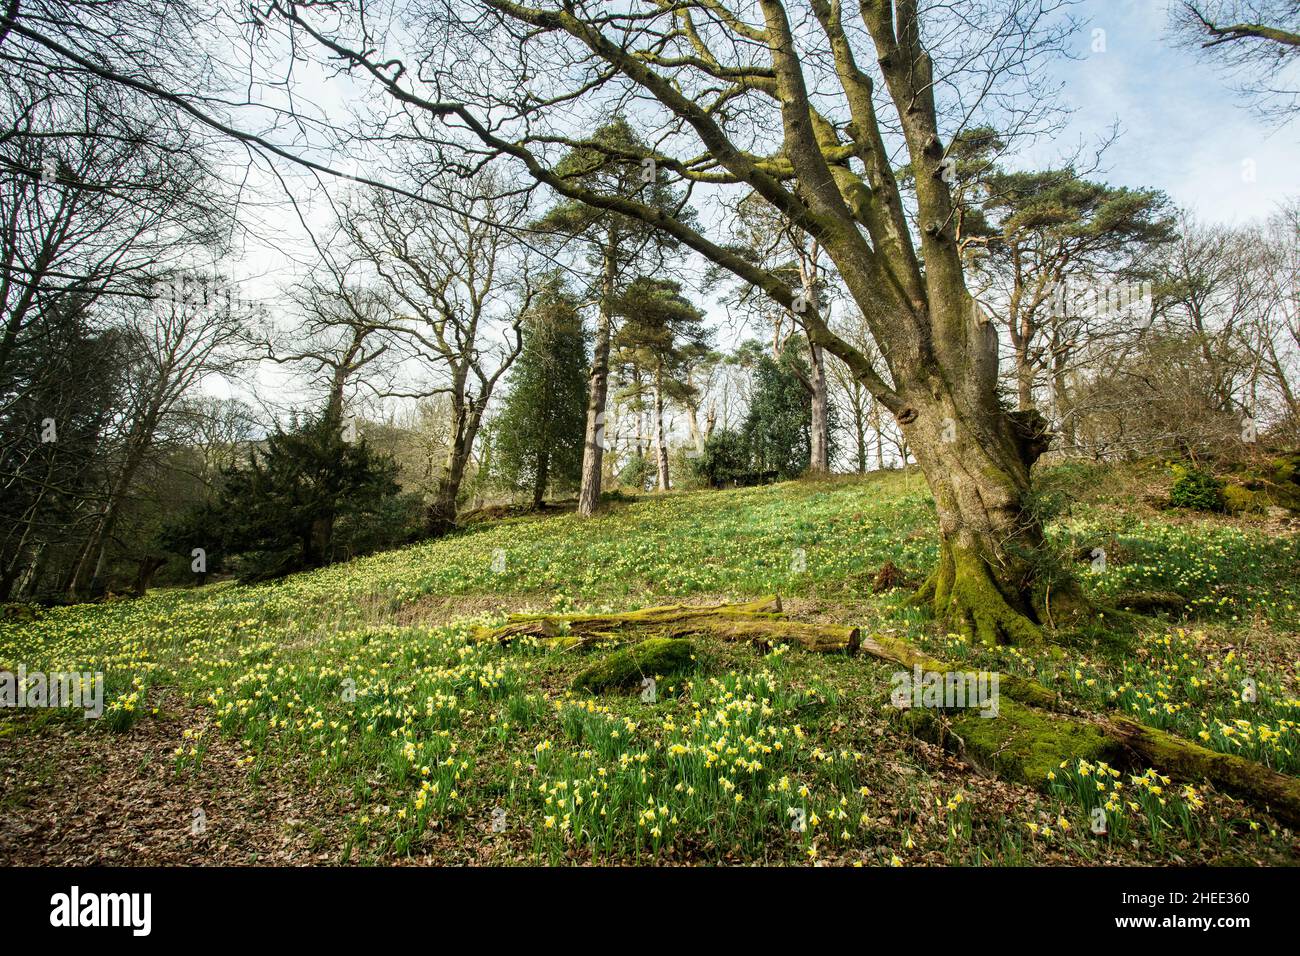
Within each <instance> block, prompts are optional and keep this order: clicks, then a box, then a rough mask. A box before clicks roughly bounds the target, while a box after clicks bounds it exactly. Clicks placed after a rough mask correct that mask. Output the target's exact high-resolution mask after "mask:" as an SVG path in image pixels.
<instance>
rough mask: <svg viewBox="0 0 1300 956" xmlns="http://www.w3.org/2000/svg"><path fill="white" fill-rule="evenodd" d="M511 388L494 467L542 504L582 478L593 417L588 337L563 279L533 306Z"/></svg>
mask: <svg viewBox="0 0 1300 956" xmlns="http://www.w3.org/2000/svg"><path fill="white" fill-rule="evenodd" d="M509 385H510V391H509V393H508V394H507V395H506V400H505V405H504V407H503V408H502V410H501V414H500V415H499V416H498V417H497V419H496V422H495V436H496V444H495V449H494V450H495V462H494V464H495V467H496V469H497V470H498V473H499V474H500V476H501V478H502V481H503V482H504V483H505V484H506V485H508V486H509V487H511V488H515V489H519V490H523V489H528V490H530V491H531V492H532V500H533V507H534V508H540V507H541V506H542V502H543V500H544V498H545V495H546V490H547V488H548V487H550V486H553V485H576V484H577V483H578V482H579V480H580V479H581V476H582V463H583V435H584V433H585V429H586V426H587V421H588V418H587V408H588V405H587V387H588V380H587V345H586V336H585V334H584V332H583V328H582V318H581V316H580V315H579V314H578V307H577V303H576V302H575V301H574V299H573V297H572V296H571V295H569V294H568V293H567V292H566V291H565V290H564V288H563V286H562V285H560V283H559V282H558V280H554V281H553V282H552V283H551V284H550V285H549V286H548V287H547V288H545V289H544V290H543V291H542V292H541V293H540V294H539V295H538V296H537V298H536V299H535V300H534V304H533V307H532V308H531V309H530V310H529V313H528V317H527V320H526V321H525V324H524V348H523V351H522V352H521V353H520V355H519V359H518V360H517V361H516V362H515V364H514V366H513V368H511V370H510V378H509Z"/></svg>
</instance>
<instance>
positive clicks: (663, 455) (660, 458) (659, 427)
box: [654, 367, 668, 491]
mask: <svg viewBox="0 0 1300 956" xmlns="http://www.w3.org/2000/svg"><path fill="white" fill-rule="evenodd" d="M663 383H664V370H663V368H662V367H660V368H656V369H655V402H654V429H655V465H656V467H657V469H658V473H659V490H660V491H667V490H668V443H667V442H666V441H665V440H664V388H663Z"/></svg>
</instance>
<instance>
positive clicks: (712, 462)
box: [692, 428, 752, 488]
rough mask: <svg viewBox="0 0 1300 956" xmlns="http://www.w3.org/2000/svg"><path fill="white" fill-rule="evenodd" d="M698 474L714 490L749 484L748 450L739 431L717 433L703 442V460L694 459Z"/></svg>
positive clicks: (723, 430)
mask: <svg viewBox="0 0 1300 956" xmlns="http://www.w3.org/2000/svg"><path fill="white" fill-rule="evenodd" d="M692 463H693V466H694V469H695V474H696V475H697V476H699V478H700V480H701V481H703V482H704V483H705V484H707V485H709V486H710V487H712V488H720V487H722V486H723V485H728V484H731V483H732V482H739V483H741V484H747V483H749V477H750V471H751V470H752V469H751V468H750V463H749V447H748V446H747V445H746V443H745V439H744V437H743V436H742V435H740V434H739V433H737V432H733V431H730V430H728V429H725V428H724V429H722V430H721V431H715V432H714V433H713V434H712V435H710V436H709V437H708V438H707V439H706V440H705V442H704V451H703V453H701V455H700V457H698V458H695V459H693V460H692Z"/></svg>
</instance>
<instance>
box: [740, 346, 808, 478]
mask: <svg viewBox="0 0 1300 956" xmlns="http://www.w3.org/2000/svg"><path fill="white" fill-rule="evenodd" d="M800 366H804V367H803V368H800ZM806 375H807V367H806V365H805V363H804V361H803V359H802V358H800V357H799V356H798V355H797V354H795V352H794V350H793V349H792V348H789V347H787V349H786V351H785V352H784V353H783V354H782V355H781V357H780V358H779V359H773V358H772V357H771V356H768V355H764V356H763V357H762V358H760V359H759V360H758V366H757V368H756V369H755V370H754V391H753V394H752V395H751V396H750V400H749V415H748V416H747V417H746V419H745V424H744V427H743V429H742V434H743V435H744V439H745V444H746V446H747V447H748V448H749V454H750V459H751V461H752V462H753V466H754V468H755V470H757V471H758V472H775V473H776V476H777V477H778V478H780V479H782V480H786V479H790V478H797V477H798V476H799V475H801V474H803V473H804V472H805V471H807V470H808V463H809V460H810V459H811V457H812V399H811V396H810V395H809V394H808V391H807V389H805V388H804V386H803V382H802V381H801V378H802V377H804V376H806Z"/></svg>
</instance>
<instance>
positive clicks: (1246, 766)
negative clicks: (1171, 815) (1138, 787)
mask: <svg viewBox="0 0 1300 956" xmlns="http://www.w3.org/2000/svg"><path fill="white" fill-rule="evenodd" d="M860 649H861V650H862V652H863V653H865V654H869V655H871V656H872V657H877V658H880V659H882V660H887V661H891V662H893V663H896V664H901V665H903V666H906V667H909V668H911V667H916V666H920V667H921V668H922V670H926V671H932V672H935V673H942V674H946V673H950V672H953V671H956V670H959V668H956V667H953V666H952V665H949V664H946V663H945V662H943V661H939V660H936V659H935V658H932V657H929V656H928V655H926V654H925V653H924V652H922V651H920V650H918V649H917V648H915V647H913V646H911V645H910V644H907V643H905V642H903V641H899V640H895V639H892V638H887V637H879V636H875V635H868V636H865V637H864V638H863V639H862V642H861V645H860ZM998 691H999V695H1000V696H1001V697H1004V698H1007V699H1005V700H1001V701H1000V702H999V706H998V716H996V717H992V718H986V717H982V716H980V714H979V713H978V712H977V711H971V710H967V711H960V712H956V713H953V714H949V715H948V719H947V720H941V719H939V716H938V715H937V714H936V713H935V712H934V711H932V710H908V711H905V712H904V714H903V718H902V719H903V722H904V725H905V726H906V727H907V728H908V729H909V730H910V731H911V732H913V733H916V734H918V735H919V736H922V737H926V738H927V739H930V740H933V741H935V742H936V743H940V744H945V745H947V744H952V743H955V742H956V739H957V738H960V742H961V743H960V749H961V751H962V755H963V757H964V758H965V759H967V760H969V761H970V762H972V763H974V764H976V765H978V766H981V767H986V768H987V769H991V770H993V771H994V772H996V773H998V774H999V775H1000V776H1003V777H1006V778H1008V779H1012V780H1017V781H1019V782H1022V783H1027V784H1029V785H1031V786H1034V787H1038V788H1040V789H1046V786H1047V774H1048V772H1050V771H1055V770H1057V769H1058V768H1059V766H1060V764H1061V763H1062V762H1063V761H1071V762H1072V761H1074V760H1077V759H1079V758H1082V759H1085V760H1091V761H1096V760H1105V761H1107V762H1108V763H1111V764H1112V765H1114V766H1115V767H1117V768H1128V769H1135V770H1143V769H1145V768H1146V767H1154V768H1155V769H1156V770H1158V771H1160V772H1162V773H1165V774H1167V775H1168V776H1170V777H1173V778H1175V779H1178V780H1182V781H1186V782H1189V783H1200V782H1201V781H1209V782H1210V783H1211V784H1213V785H1214V787H1215V788H1216V789H1218V790H1220V791H1222V792H1224V793H1229V794H1232V795H1234V796H1236V797H1239V798H1241V799H1243V800H1246V801H1247V802H1249V803H1252V804H1254V805H1256V806H1259V807H1262V808H1264V809H1265V810H1267V811H1268V812H1270V813H1272V814H1273V815H1274V816H1276V817H1277V818H1278V819H1279V820H1281V821H1282V822H1283V823H1286V824H1289V825H1291V826H1300V779H1297V778H1295V777H1291V776H1287V775H1286V774H1282V773H1278V772H1277V771H1276V770H1272V769H1270V768H1268V767H1265V766H1264V765H1263V764H1260V763H1257V762H1255V761H1253V760H1249V759H1247V758H1245V757H1241V756H1238V755H1236V754H1225V753H1219V752H1217V751H1214V750H1209V749H1208V748H1205V747H1202V746H1200V745H1199V744H1195V743H1192V742H1191V741H1189V740H1184V739H1182V738H1181V737H1177V736H1175V735H1173V734H1170V733H1167V732H1165V731H1163V730H1157V729H1156V728H1154V727H1148V726H1146V725H1145V724H1141V723H1138V722H1137V721H1135V720H1133V719H1132V718H1131V717H1128V716H1126V715H1124V714H1118V713H1110V714H1104V715H1097V714H1091V713H1088V712H1086V711H1084V710H1082V709H1080V708H1078V707H1074V706H1072V705H1071V704H1070V703H1069V702H1068V701H1066V700H1065V699H1064V698H1062V697H1060V696H1059V695H1058V694H1055V693H1053V692H1052V691H1050V690H1048V689H1047V688H1046V687H1044V686H1043V685H1041V684H1039V683H1037V682H1035V681H1031V680H1027V679H1025V678H1022V677H1016V676H1013V675H1010V674H1000V675H999V686H998Z"/></svg>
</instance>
